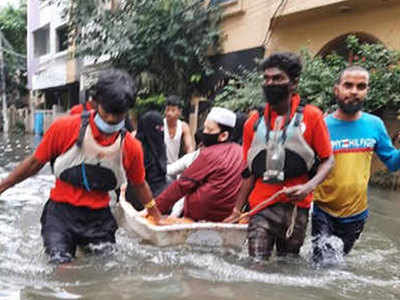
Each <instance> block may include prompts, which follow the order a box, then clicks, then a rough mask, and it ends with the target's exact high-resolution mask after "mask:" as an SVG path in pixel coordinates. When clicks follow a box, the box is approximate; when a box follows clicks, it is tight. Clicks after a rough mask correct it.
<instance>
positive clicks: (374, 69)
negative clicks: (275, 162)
mask: <svg viewBox="0 0 400 300" xmlns="http://www.w3.org/2000/svg"><path fill="white" fill-rule="evenodd" d="M346 45H347V48H348V49H349V50H350V51H351V53H352V54H353V64H356V65H360V66H363V67H365V68H366V69H367V70H369V71H370V87H369V92H368V95H367V98H366V100H365V106H364V109H365V111H369V112H377V111H379V110H381V109H383V108H389V109H398V108H399V107H400V106H399V105H400V84H399V82H400V66H399V59H400V52H399V51H395V50H389V49H386V48H385V47H384V46H383V45H381V44H368V43H360V41H359V40H358V38H357V37H355V36H352V35H350V36H348V37H347V40H346ZM301 56H302V61H303V71H302V75H301V78H300V82H299V86H298V92H299V93H300V95H301V96H302V97H303V98H304V99H306V100H307V102H308V103H311V104H314V105H317V106H318V107H320V108H321V109H323V110H328V109H329V108H331V106H332V105H333V104H334V95H333V86H334V84H335V81H336V80H337V78H338V76H339V73H340V72H341V70H343V69H344V68H345V67H346V66H348V65H349V62H348V60H347V58H346V59H345V58H343V57H341V56H338V55H336V54H334V53H333V54H331V55H328V56H326V57H325V58H322V57H319V56H315V57H313V56H312V55H311V54H310V52H309V51H307V50H302V51H301ZM257 74H258V75H257ZM237 77H238V78H234V79H233V80H231V81H230V82H229V84H228V85H227V86H226V87H225V88H224V91H223V92H222V93H221V94H220V95H218V96H217V98H216V101H217V104H218V105H223V106H226V107H230V108H232V109H235V110H243V108H246V107H248V106H255V105H258V104H260V103H263V102H264V99H263V97H262V93H261V84H262V78H260V76H259V72H257V71H253V72H250V73H247V74H245V76H237Z"/></svg>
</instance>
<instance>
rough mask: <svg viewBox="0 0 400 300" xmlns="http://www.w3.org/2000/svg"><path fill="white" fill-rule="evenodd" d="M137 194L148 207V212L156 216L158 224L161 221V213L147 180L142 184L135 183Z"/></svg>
mask: <svg viewBox="0 0 400 300" xmlns="http://www.w3.org/2000/svg"><path fill="white" fill-rule="evenodd" d="M133 189H134V190H135V193H136V195H137V196H138V198H139V200H140V202H142V204H143V206H144V207H146V209H147V211H148V213H149V214H150V215H151V216H152V217H153V218H154V221H155V222H156V224H159V223H160V220H161V213H160V211H159V210H158V208H157V205H156V204H155V202H154V199H153V194H152V193H151V190H150V187H149V185H148V184H147V182H146V181H145V182H144V183H142V184H136V185H133ZM153 203H154V204H153Z"/></svg>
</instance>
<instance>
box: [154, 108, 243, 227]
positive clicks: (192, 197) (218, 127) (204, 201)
mask: <svg viewBox="0 0 400 300" xmlns="http://www.w3.org/2000/svg"><path fill="white" fill-rule="evenodd" d="M235 123H236V115H235V114H234V113H233V112H232V111H230V110H228V109H225V108H220V107H214V108H213V109H212V110H211V111H210V113H209V114H208V116H207V118H206V120H205V122H204V129H203V136H202V142H203V144H204V147H203V148H201V150H200V153H199V155H198V156H197V158H196V159H195V160H194V161H193V163H192V164H191V165H190V166H189V167H188V168H187V169H186V170H185V171H183V173H182V175H181V176H180V177H179V179H178V180H176V181H174V182H173V183H172V184H171V185H170V186H168V188H167V189H166V190H165V191H164V192H163V193H161V195H159V196H158V197H157V199H156V202H157V207H158V208H159V210H160V211H161V212H162V213H164V214H165V213H167V212H169V211H170V210H171V208H172V206H173V205H174V203H175V202H177V201H178V200H179V199H181V198H182V197H185V200H184V208H183V215H184V217H186V218H190V219H192V220H194V221H202V220H203V221H212V222H220V221H222V220H223V219H224V218H226V217H227V216H228V215H229V214H230V213H231V211H232V208H233V206H234V204H235V200H236V196H237V194H238V192H239V189H240V186H241V183H242V178H241V175H240V174H241V173H242V171H243V169H244V168H245V165H244V161H243V160H242V149H241V147H240V146H239V145H238V144H236V143H233V142H231V141H230V140H231V135H232V131H233V129H234V127H235Z"/></svg>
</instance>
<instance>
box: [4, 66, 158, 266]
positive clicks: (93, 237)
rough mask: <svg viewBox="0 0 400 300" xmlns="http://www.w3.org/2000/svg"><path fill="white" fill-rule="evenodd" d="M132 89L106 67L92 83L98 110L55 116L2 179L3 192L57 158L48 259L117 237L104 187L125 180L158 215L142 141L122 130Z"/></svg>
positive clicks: (46, 222) (45, 233)
mask: <svg viewBox="0 0 400 300" xmlns="http://www.w3.org/2000/svg"><path fill="white" fill-rule="evenodd" d="M135 92H136V88H135V86H134V83H133V81H132V79H131V78H130V76H129V75H128V74H127V73H125V72H123V71H120V70H109V71H107V72H105V73H103V74H101V76H100V77H99V80H98V82H97V84H96V86H95V94H94V98H95V99H96V102H97V104H98V107H97V109H96V111H91V112H85V113H82V115H73V116H66V117H63V118H60V119H57V120H56V121H55V122H54V123H53V124H52V125H51V126H50V128H49V129H48V131H47V132H46V134H45V135H44V137H43V140H42V141H41V143H40V145H39V146H38V148H37V149H36V151H35V153H34V154H33V155H31V156H29V157H28V158H26V159H25V160H24V161H23V162H22V163H21V164H19V165H18V166H17V167H16V168H15V170H14V171H13V172H11V174H10V175H9V176H8V177H7V178H6V179H4V180H3V181H1V183H0V194H1V193H2V192H4V191H5V190H7V189H8V188H10V187H12V186H13V185H15V184H17V183H19V182H21V181H23V180H25V179H26V178H28V177H30V176H32V175H34V174H36V173H37V172H38V171H39V170H40V169H41V168H42V167H43V166H44V165H45V164H46V162H49V161H50V160H52V159H55V162H54V173H55V175H56V183H55V186H54V187H53V188H52V189H51V192H50V199H49V201H48V202H47V203H46V205H45V207H44V210H43V213H42V217H41V224H42V237H43V242H44V246H45V249H46V253H47V254H49V255H50V261H51V262H55V263H64V262H68V261H70V260H72V259H73V257H74V256H75V252H76V248H77V246H80V247H83V248H84V249H87V250H93V249H96V250H97V249H99V248H98V247H99V245H105V244H108V243H115V231H116V229H117V223H116V221H115V219H114V217H113V215H112V214H111V211H110V208H109V202H110V197H109V195H108V192H109V191H111V190H115V189H117V188H119V187H120V186H121V185H122V184H124V183H126V181H127V180H129V181H130V182H131V183H132V185H133V187H134V189H135V192H136V194H137V195H138V198H139V199H140V200H141V201H142V203H143V204H144V206H145V207H146V208H147V210H148V212H149V214H150V215H152V216H153V217H154V219H155V221H156V222H159V220H160V213H159V210H158V209H157V206H156V204H155V201H154V200H152V194H151V191H150V189H149V186H148V185H147V183H146V181H145V169H144V162H143V151H142V147H141V144H140V142H139V141H138V140H136V139H135V138H134V137H132V136H131V135H130V134H125V130H124V126H125V122H124V119H125V116H126V113H127V111H128V109H129V107H130V106H131V104H132V102H134V99H135ZM92 246H96V247H95V248H93V247H92Z"/></svg>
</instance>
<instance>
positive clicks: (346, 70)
mask: <svg viewBox="0 0 400 300" xmlns="http://www.w3.org/2000/svg"><path fill="white" fill-rule="evenodd" d="M352 71H361V72H366V73H367V74H368V75H369V72H368V70H367V69H366V68H364V67H361V66H359V65H353V66H348V67H346V68H344V69H343V70H342V71H341V72H340V74H339V76H338V78H337V80H336V84H339V83H340V81H341V80H342V78H343V75H344V73H346V72H352Z"/></svg>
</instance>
